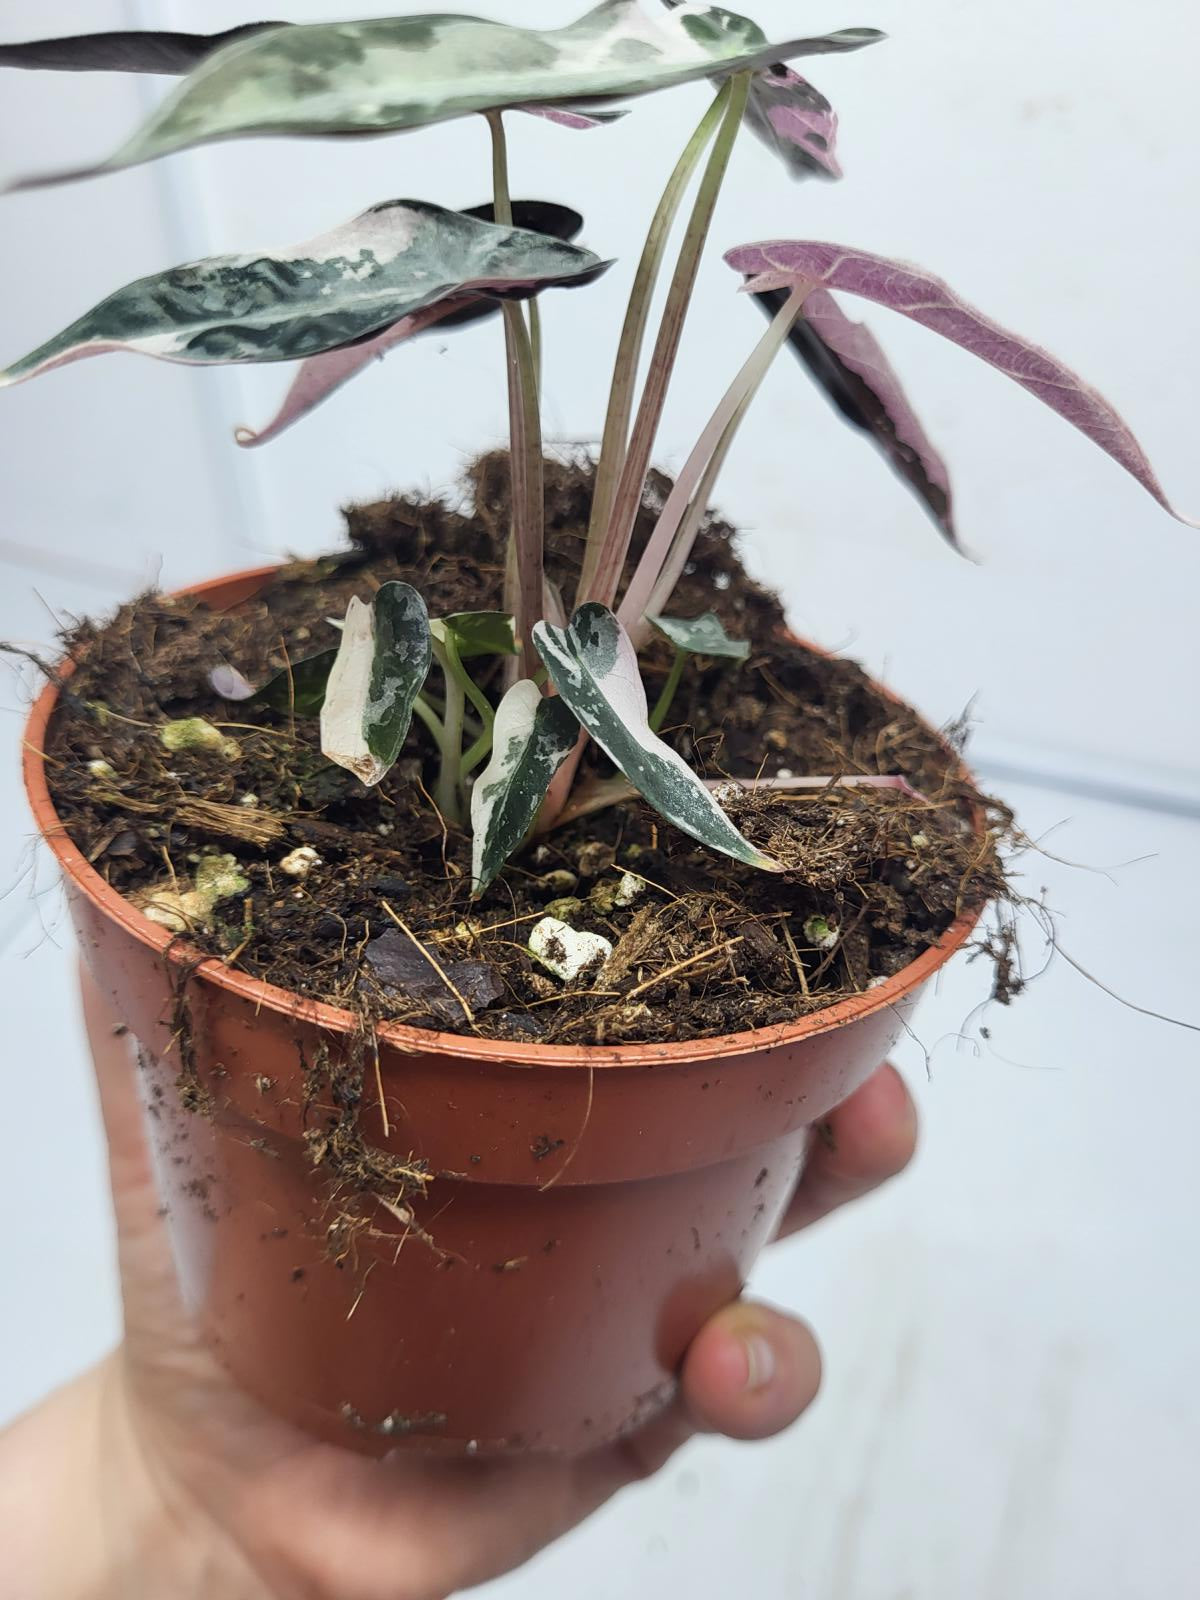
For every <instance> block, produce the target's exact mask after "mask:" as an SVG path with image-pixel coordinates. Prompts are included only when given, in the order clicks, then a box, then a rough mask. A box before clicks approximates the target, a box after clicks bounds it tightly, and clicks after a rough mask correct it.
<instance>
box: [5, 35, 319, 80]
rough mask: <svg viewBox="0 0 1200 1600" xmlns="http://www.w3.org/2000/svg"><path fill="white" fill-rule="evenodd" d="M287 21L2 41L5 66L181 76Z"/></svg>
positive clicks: (55, 70) (49, 70)
mask: <svg viewBox="0 0 1200 1600" xmlns="http://www.w3.org/2000/svg"><path fill="white" fill-rule="evenodd" d="M287 26H288V24H287V23H283V22H245V23H243V24H242V25H241V27H239V28H226V29H225V31H224V32H223V33H173V32H168V31H162V30H159V29H144V30H140V31H138V30H128V31H121V32H112V33H75V34H71V35H69V36H68V37H66V38H62V39H29V40H23V41H22V42H21V43H20V44H0V67H26V68H32V69H35V70H39V71H45V72H151V73H162V74H166V75H170V76H175V75H177V74H179V73H184V72H191V71H192V69H193V68H194V67H197V66H199V64H200V62H201V61H203V60H205V58H206V57H208V56H210V55H212V54H213V52H214V51H216V50H220V49H222V48H223V47H224V46H225V45H227V44H235V43H236V42H237V41H238V40H240V39H248V38H249V37H250V36H251V35H252V34H255V33H262V32H264V31H265V30H266V29H268V28H283V27H287Z"/></svg>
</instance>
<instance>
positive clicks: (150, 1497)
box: [0, 976, 916, 1600]
mask: <svg viewBox="0 0 1200 1600" xmlns="http://www.w3.org/2000/svg"><path fill="white" fill-rule="evenodd" d="M83 1000H84V1014H85V1018H86V1021H87V1026H88V1035H89V1039H90V1041H91V1046H92V1051H93V1055H94V1058H95V1065H96V1074H97V1081H98V1083H99V1087H100V1098H101V1104H102V1107H103V1112H104V1122H105V1128H106V1131H107V1135H108V1145H109V1167H110V1175H111V1183H112V1192H113V1204H114V1209H115V1212H116V1219H117V1232H118V1253H119V1259H120V1269H121V1285H122V1294H123V1299H124V1310H125V1339H124V1343H123V1344H122V1345H121V1347H120V1348H119V1349H118V1350H117V1351H116V1352H115V1353H114V1354H113V1355H112V1356H110V1357H109V1358H108V1359H107V1360H106V1361H104V1362H103V1363H101V1365H100V1366H99V1367H97V1368H95V1369H94V1370H93V1371H92V1372H90V1373H88V1374H87V1375H85V1377H84V1378H82V1379H80V1380H79V1381H78V1382H77V1383H75V1384H73V1385H71V1386H70V1387H69V1388H67V1389H66V1390H63V1391H61V1392H60V1393H59V1394H58V1395H56V1396H54V1397H53V1398H52V1399H51V1400H50V1401H48V1402H47V1403H46V1404H45V1405H44V1406H43V1407H41V1408H39V1409H38V1410H37V1411H35V1412H33V1413H32V1414H31V1415H30V1416H29V1417H27V1418H25V1419H24V1420H23V1421H22V1422H20V1423H18V1424H17V1425H16V1426H15V1427H14V1428H13V1429H12V1430H10V1432H9V1433H8V1435H7V1436H6V1437H5V1438H4V1439H3V1440H0V1513H2V1515H0V1525H4V1524H7V1523H8V1522H9V1521H10V1520H11V1528H12V1532H11V1534H8V1533H6V1536H5V1539H4V1541H3V1542H4V1545H5V1548H6V1550H7V1551H12V1550H13V1549H15V1550H16V1551H17V1556H16V1565H15V1570H16V1572H17V1573H18V1574H23V1575H24V1577H23V1579H21V1580H19V1581H22V1582H23V1583H24V1586H23V1587H21V1588H19V1589H18V1590H17V1591H14V1593H19V1594H20V1597H21V1600H84V1597H85V1596H86V1597H87V1600H141V1597H143V1596H144V1597H146V1600H164V1597H166V1596H170V1597H171V1600H182V1597H185V1596H189V1595H192V1594H195V1595H197V1596H199V1595H205V1596H209V1595H220V1596H221V1600H443V1597H445V1596H448V1595H451V1594H454V1593H456V1592H458V1591H459V1590H461V1589H463V1588H467V1587H470V1586H472V1585H474V1584H478V1583H482V1582H484V1581H485V1580H487V1579H488V1578H492V1577H495V1576H498V1575H499V1574H500V1573H503V1572H506V1571H508V1570H510V1569H511V1568H512V1567H515V1566H518V1565H520V1564H521V1563H522V1562H523V1561H526V1560H528V1559H529V1558H530V1557H531V1556H533V1555H534V1554H535V1553H536V1552H537V1551H538V1550H540V1549H541V1548H542V1547H543V1546H544V1545H546V1544H549V1543H550V1542H551V1541H552V1540H554V1539H556V1538H558V1537H559V1536H560V1535H561V1534H563V1533H565V1532H567V1530H568V1529H570V1528H572V1527H574V1526H575V1525H576V1524H577V1523H579V1522H581V1521H583V1520H584V1518H586V1517H588V1516H589V1515H591V1513H592V1512H593V1511H595V1510H596V1509H597V1508H598V1507H600V1506H601V1505H603V1504H604V1502H605V1501H606V1500H608V1499H609V1498H611V1496H612V1495H614V1494H615V1493H617V1492H618V1491H619V1490H620V1489H622V1488H624V1487H626V1486H627V1485H628V1484H630V1483H633V1482H635V1481H637V1480H639V1479H643V1478H646V1477H649V1476H651V1475H652V1474H653V1473H655V1472H657V1471H658V1470H659V1469H660V1468H661V1467H662V1466H663V1465H664V1463H665V1462H666V1461H667V1460H668V1459H669V1458H670V1456H671V1455H672V1454H673V1453H674V1452H675V1451H676V1450H677V1449H679V1447H680V1446H681V1445H682V1444H684V1443H685V1442H686V1441H687V1440H688V1439H689V1438H690V1437H691V1436H692V1435H693V1434H695V1433H696V1432H699V1431H707V1432H713V1433H721V1434H725V1435H726V1436H728V1437H730V1438H735V1439H763V1438H768V1437H770V1436H771V1435H772V1434H775V1433H778V1432H780V1431H781V1430H782V1429H784V1428H786V1427H787V1426H789V1425H790V1424H791V1423H792V1422H794V1421H795V1420H796V1418H797V1417H798V1416H800V1414H801V1413H802V1412H803V1411H804V1410H805V1409H806V1408H807V1406H808V1405H809V1404H810V1403H811V1401H812V1399H813V1398H814V1396H815V1394H816V1392H817V1387H818V1383H819V1380H820V1356H819V1353H818V1350H817V1346H816V1343H815V1341H814V1339H813V1336H812V1334H811V1333H810V1332H809V1330H808V1329H807V1328H806V1327H805V1326H804V1325H803V1324H802V1323H800V1322H797V1321H795V1320H794V1319H793V1318H791V1317H788V1316H785V1315H783V1314H782V1313H780V1312H778V1311H775V1310H772V1309H771V1308H770V1307H767V1306H764V1305H758V1304H754V1303H752V1302H747V1301H740V1302H738V1303H736V1304H734V1305H731V1306H728V1307H726V1308H725V1309H724V1310H723V1311H720V1312H719V1313H718V1314H717V1315H716V1316H715V1317H713V1318H712V1320H711V1321H710V1322H709V1323H708V1324H707V1325H706V1326H705V1327H704V1328H703V1329H702V1330H701V1332H700V1333H699V1334H698V1335H697V1337H696V1339H695V1341H694V1342H693V1344H692V1346H691V1348H690V1349H689V1351H688V1353H687V1356H686V1358H685V1360H684V1364H683V1370H682V1374H681V1384H680V1397H679V1400H678V1402H677V1403H676V1405H675V1406H674V1407H673V1408H672V1409H671V1410H670V1411H668V1412H667V1413H666V1414H665V1415H663V1416H661V1417H659V1418H657V1419H656V1420H655V1421H654V1422H652V1423H651V1424H649V1425H648V1426H647V1427H645V1428H644V1429H643V1430H642V1431H640V1432H639V1433H636V1434H634V1435H632V1436H630V1437H628V1438H625V1439H622V1440H621V1441H619V1442H618V1443H616V1444H612V1445H608V1446H605V1447H604V1448H602V1449H599V1450H597V1451H595V1452H593V1453H592V1454H590V1455H587V1456H583V1457H580V1458H578V1459H576V1460H569V1461H564V1460H556V1459H548V1458H535V1457H529V1458H518V1459H512V1460H502V1461H471V1460H462V1461H457V1460H456V1461H451V1460H438V1459H433V1460H426V1459H422V1458H419V1457H415V1456H411V1455H407V1454H401V1453H397V1454H395V1455H393V1456H392V1457H390V1458H387V1459H385V1460H383V1461H372V1460H367V1459H364V1458H362V1457H360V1456H358V1455H355V1454H352V1453H350V1452H347V1451H343V1450H339V1449H337V1448H336V1447H334V1446H332V1445H326V1444H320V1443H317V1442H315V1441H313V1440H312V1439H310V1438H308V1437H307V1436H306V1435H304V1434H302V1433H300V1432H298V1431H297V1430H296V1429H294V1428H292V1427H291V1426H290V1425H288V1424H287V1423H284V1422H282V1421H280V1420H279V1419H278V1418H276V1417H275V1416H273V1415H272V1414H271V1413H270V1412H268V1411H266V1410H265V1409H264V1408H263V1407H262V1406H260V1405H259V1404H258V1403H257V1402H256V1401H255V1400H253V1399H251V1398H250V1397H249V1396H248V1395H245V1394H243V1393H242V1392H241V1390H240V1389H238V1388H237V1387H236V1386H235V1385H234V1383H233V1381H232V1379H231V1378H230V1377H229V1376H228V1375H227V1374H226V1372H225V1371H224V1369H223V1368H222V1367H221V1366H220V1365H219V1364H218V1363H217V1362H216V1360H215V1359H214V1358H213V1356H212V1355H211V1354H210V1353H209V1351H208V1349H207V1347H206V1345H205V1344H204V1343H203V1341H202V1339H201V1338H200V1336H199V1334H198V1331H197V1330H196V1328H195V1327H194V1326H193V1324H192V1323H191V1322H190V1320H189V1319H188V1318H187V1316H186V1315H185V1313H184V1311H183V1308H182V1306H181V1304H180V1302H179V1299H178V1295H177V1291H176V1287H175V1275H174V1269H173V1267H172V1263H171V1257H170V1249H169V1245H168V1242H167V1236H166V1230H165V1227H164V1224H163V1220H162V1217H161V1215H160V1210H159V1200H158V1195H157V1193H156V1190H155V1186H154V1179H153V1174H152V1171H151V1167H150V1160H149V1153H148V1150H147V1146H146V1142H145V1138H144V1135H143V1131H142V1121H141V1111H140V1107H139V1105H138V1102H137V1096H136V1091H135V1086H134V1068H133V1064H132V1062H131V1057H130V1051H129V1047H128V1043H127V1041H125V1040H124V1039H122V1038H120V1037H118V1033H117V1030H116V1024H115V1019H114V1017H113V1016H112V1015H111V1013H110V1012H109V1011H108V1008H107V1005H106V1003H105V1002H104V1000H103V999H102V997H101V996H100V994H99V993H98V991H97V990H96V989H95V987H94V985H92V984H91V982H90V980H89V979H87V978H86V976H85V978H84V980H83ZM915 1128H916V1123H915V1113H914V1110H913V1105H912V1101H911V1100H910V1098H909V1096H908V1092H907V1090H906V1089H905V1087H904V1085H903V1082H902V1081H901V1079H900V1077H899V1076H898V1074H897V1073H896V1072H895V1070H894V1069H893V1068H891V1067H882V1068H881V1069H880V1070H879V1071H878V1072H877V1073H876V1074H875V1075H874V1077H873V1078H871V1079H870V1080H869V1081H868V1082H867V1083H866V1084H865V1085H864V1086H863V1088H861V1089H860V1090H859V1091H858V1092H857V1094H855V1095H854V1096H852V1098H851V1099H849V1100H848V1101H847V1102H846V1103H845V1105H843V1106H842V1107H841V1108H840V1109H839V1110H838V1111H836V1112H835V1113H834V1114H833V1116H832V1117H831V1118H830V1121H829V1123H828V1124H827V1125H826V1127H825V1128H824V1129H823V1130H822V1132H821V1135H820V1136H816V1135H814V1144H813V1149H812V1152H811V1154H810V1158H809V1161H808V1164H807V1167H806V1170H805V1173H804V1176H803V1177H802V1179H801V1180H800V1183H799V1185H798V1187H797V1190H796V1193H795V1195H794V1196H793V1199H792V1201H791V1204H790V1207H789V1209H788V1212H787V1215H786V1217H785V1219H784V1223H783V1226H782V1228H781V1230H780V1232H781V1234H782V1235H786V1234H789V1233H793V1232H795V1231H796V1230H797V1229H800V1228H804V1227H808V1226H810V1225H811V1224H812V1223H814V1222H816V1221H819V1220H820V1219H821V1218H822V1217H824V1216H826V1215H828V1213H829V1212H831V1211H833V1210H835V1209H836V1208H837V1207H838V1206H840V1205H843V1204H845V1203H846V1202H847V1201H850V1200H853V1199H856V1198H858V1197H859V1196H860V1195H863V1194H866V1193H867V1192H868V1191H870V1190H871V1189H873V1188H875V1187H877V1186H878V1185H879V1184H880V1183H882V1182H883V1181H885V1180H886V1179H887V1178H889V1177H891V1176H892V1175H893V1174H895V1173H897V1172H899V1171H900V1170H901V1169H902V1168H903V1167H904V1166H905V1165H906V1163H907V1162H908V1160H909V1158H910V1156H911V1154H912V1150H913V1145H914V1140H915ZM5 1485H7V1487H5ZM6 1561H7V1557H6Z"/></svg>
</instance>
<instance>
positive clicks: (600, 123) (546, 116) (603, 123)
mask: <svg viewBox="0 0 1200 1600" xmlns="http://www.w3.org/2000/svg"><path fill="white" fill-rule="evenodd" d="M515 109H516V110H517V111H524V112H525V113H526V115H527V116H530V117H541V118H542V119H543V120H544V121H545V122H555V123H557V124H558V126H559V127H560V128H580V129H583V130H585V131H586V130H587V129H589V128H605V127H607V126H608V124H609V123H610V122H617V121H619V120H620V119H621V118H622V117H627V116H628V115H629V113H628V112H627V111H585V110H584V109H583V107H582V106H566V105H563V106H517V107H516V108H515Z"/></svg>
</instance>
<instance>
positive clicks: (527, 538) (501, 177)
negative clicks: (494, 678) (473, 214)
mask: <svg viewBox="0 0 1200 1600" xmlns="http://www.w3.org/2000/svg"><path fill="white" fill-rule="evenodd" d="M487 122H488V127H489V129H490V130H491V135H492V205H493V210H494V213H495V218H496V221H497V223H499V224H501V225H502V226H510V227H511V225H512V199H511V195H510V192H509V182H508V141H507V139H506V138H505V134H504V120H503V117H502V115H501V113H500V112H499V111H489V112H488V113H487ZM502 309H503V313H504V348H505V359H506V368H507V373H508V418H509V460H510V464H511V468H512V491H511V497H512V527H511V530H510V533H509V542H510V547H511V549H512V551H513V552H514V560H513V561H512V562H510V567H515V583H514V584H513V590H514V592H513V593H512V595H511V596H510V599H511V602H512V611H513V616H514V617H515V619H516V628H517V637H518V638H519V639H520V641H521V659H522V667H523V670H524V671H525V673H526V674H527V675H529V674H531V673H532V672H533V670H534V669H535V668H536V666H537V660H538V658H537V652H536V651H535V650H534V647H533V625H534V623H535V622H537V621H538V620H539V619H540V617H541V615H542V581H543V549H542V543H543V534H544V519H545V489H544V484H543V481H542V476H543V466H542V423H541V416H540V413H539V408H538V383H537V371H536V368H535V366H534V359H533V350H532V347H531V345H530V341H529V329H528V328H527V327H526V324H525V318H524V316H523V315H522V313H521V308H520V306H518V305H516V304H514V302H513V301H511V300H506V301H504V302H503V307H502ZM506 587H507V586H506Z"/></svg>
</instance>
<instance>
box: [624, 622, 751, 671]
mask: <svg viewBox="0 0 1200 1600" xmlns="http://www.w3.org/2000/svg"><path fill="white" fill-rule="evenodd" d="M646 620H647V622H652V623H653V624H654V626H655V627H656V628H657V629H658V631H659V633H661V634H664V635H665V636H666V637H667V638H668V639H669V640H670V641H671V643H672V644H673V645H674V646H675V648H676V649H677V650H687V651H689V652H690V653H691V654H692V655H694V656H722V657H725V658H727V659H728V660H730V661H745V659H746V657H747V656H748V655H749V654H750V645H749V643H748V642H747V641H746V640H745V639H731V638H730V637H729V635H728V634H727V633H726V632H725V629H724V627H723V625H722V623H721V619H720V617H718V616H717V615H716V613H715V612H713V611H706V612H705V613H704V615H703V616H701V617H647V619H646Z"/></svg>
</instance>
